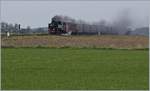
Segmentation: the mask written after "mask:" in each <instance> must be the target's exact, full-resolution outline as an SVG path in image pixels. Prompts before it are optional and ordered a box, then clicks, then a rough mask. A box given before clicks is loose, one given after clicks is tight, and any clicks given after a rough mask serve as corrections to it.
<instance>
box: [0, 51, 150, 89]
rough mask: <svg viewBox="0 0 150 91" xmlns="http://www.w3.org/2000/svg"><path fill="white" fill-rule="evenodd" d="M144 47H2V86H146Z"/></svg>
mask: <svg viewBox="0 0 150 91" xmlns="http://www.w3.org/2000/svg"><path fill="white" fill-rule="evenodd" d="M148 57H149V56H148V50H105V49H92V48H91V49H90V48H89V49H88V48H72V49H71V48H60V49H59V48H2V64H1V66H2V79H1V80H2V83H1V84H2V89H14V90H15V89H16V90H17V89H26V90H27V89H43V90H46V89H47V90H48V89H57V90H58V89H63V90H67V89H76V90H77V89H85V90H86V89H101V90H103V89H126V90H127V89H130V90H132V89H134V90H136V89H148V80H149V79H148V66H149V65H148V62H149V61H148Z"/></svg>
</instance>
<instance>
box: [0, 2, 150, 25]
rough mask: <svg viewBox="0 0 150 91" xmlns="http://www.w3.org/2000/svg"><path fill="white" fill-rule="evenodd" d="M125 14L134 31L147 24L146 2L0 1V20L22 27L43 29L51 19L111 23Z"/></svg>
mask: <svg viewBox="0 0 150 91" xmlns="http://www.w3.org/2000/svg"><path fill="white" fill-rule="evenodd" d="M124 10H128V11H129V16H130V19H131V20H132V22H133V25H132V26H134V27H141V26H146V25H148V24H149V14H150V1H2V3H1V20H2V21H5V22H8V23H20V24H21V26H22V27H26V26H31V27H32V28H33V27H46V26H47V25H48V23H49V22H50V20H51V18H52V17H53V16H54V15H66V16H70V17H72V18H75V19H77V20H79V19H82V20H85V21H88V22H96V21H100V20H106V21H108V22H113V21H115V20H116V19H117V18H118V16H119V15H120V13H121V12H122V11H124Z"/></svg>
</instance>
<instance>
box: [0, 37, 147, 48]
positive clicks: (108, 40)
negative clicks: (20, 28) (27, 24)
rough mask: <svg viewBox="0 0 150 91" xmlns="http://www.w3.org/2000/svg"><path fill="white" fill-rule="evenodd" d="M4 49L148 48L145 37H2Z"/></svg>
mask: <svg viewBox="0 0 150 91" xmlns="http://www.w3.org/2000/svg"><path fill="white" fill-rule="evenodd" d="M1 44H2V47H10V46H11V47H38V46H40V47H89V48H93V47H94V48H148V37H144V36H110V35H105V36H54V35H45V36H11V37H10V38H6V37H2V39H1Z"/></svg>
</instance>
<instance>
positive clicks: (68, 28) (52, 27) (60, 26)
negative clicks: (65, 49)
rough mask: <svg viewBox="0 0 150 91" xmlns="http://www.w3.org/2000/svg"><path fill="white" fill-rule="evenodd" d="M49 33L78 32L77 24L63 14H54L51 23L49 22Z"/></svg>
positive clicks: (66, 33)
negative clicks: (62, 15)
mask: <svg viewBox="0 0 150 91" xmlns="http://www.w3.org/2000/svg"><path fill="white" fill-rule="evenodd" d="M48 32H49V34H56V35H60V34H61V35H63V34H64V35H71V34H76V33H77V24H75V23H74V22H73V20H71V19H66V18H65V17H61V16H54V17H53V18H52V20H51V23H49V24H48Z"/></svg>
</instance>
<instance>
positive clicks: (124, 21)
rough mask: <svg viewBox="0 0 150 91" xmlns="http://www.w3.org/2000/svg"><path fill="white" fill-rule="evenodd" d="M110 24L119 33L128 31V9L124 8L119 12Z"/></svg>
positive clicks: (129, 17)
mask: <svg viewBox="0 0 150 91" xmlns="http://www.w3.org/2000/svg"><path fill="white" fill-rule="evenodd" d="M112 26H113V28H114V29H115V31H117V32H118V33H119V34H125V33H126V32H127V31H129V30H130V27H131V26H132V19H131V16H130V10H129V9H124V10H122V11H121V12H119V13H118V15H117V18H116V19H115V20H114V22H113V24H112Z"/></svg>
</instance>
